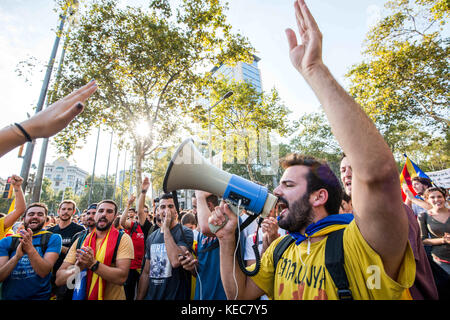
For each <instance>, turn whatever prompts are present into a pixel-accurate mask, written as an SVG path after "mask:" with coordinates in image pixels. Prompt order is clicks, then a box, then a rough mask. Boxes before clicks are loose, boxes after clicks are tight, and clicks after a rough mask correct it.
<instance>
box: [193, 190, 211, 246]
mask: <svg viewBox="0 0 450 320" xmlns="http://www.w3.org/2000/svg"><path fill="white" fill-rule="evenodd" d="M210 195H211V193H208V192H205V191H200V190H196V191H195V198H196V199H197V220H198V226H199V227H200V231H201V232H202V233H203V234H204V235H205V236H207V237H214V236H215V235H214V233H212V232H211V230H210V229H209V224H208V219H209V217H210V216H211V211H210V210H209V207H208V203H207V201H206V199H207V198H208V197H209V196H210Z"/></svg>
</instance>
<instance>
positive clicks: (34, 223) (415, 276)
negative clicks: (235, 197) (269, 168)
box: [0, 0, 450, 301]
mask: <svg viewBox="0 0 450 320" xmlns="http://www.w3.org/2000/svg"><path fill="white" fill-rule="evenodd" d="M295 17H296V20H297V25H298V33H299V35H300V38H301V43H299V42H298V41H297V36H296V34H295V32H294V31H293V30H291V29H287V30H286V35H287V39H288V44H289V51H290V59H291V61H292V64H293V66H294V67H295V68H296V69H297V70H298V71H299V73H300V74H301V75H302V76H303V78H304V79H305V80H306V82H307V83H308V84H309V86H310V87H311V88H312V90H313V91H314V93H315V94H316V96H317V98H318V100H319V101H320V103H321V105H322V107H323V109H324V111H325V114H326V115H327V118H328V121H329V123H330V126H331V128H332V131H333V134H334V135H335V137H336V139H337V141H338V142H339V144H340V145H341V147H342V149H343V151H344V152H345V155H344V156H343V157H342V160H341V163H340V181H339V178H338V177H337V176H336V175H335V174H334V173H333V171H332V170H331V169H330V167H329V166H328V164H327V163H326V162H324V161H321V160H319V159H315V158H313V157H309V156H303V155H299V154H295V153H294V154H290V155H288V156H286V157H284V158H283V159H281V160H280V161H281V162H280V163H281V165H282V167H283V169H284V172H283V175H282V177H281V180H280V182H279V185H278V186H277V187H276V188H275V189H274V190H273V194H274V195H275V196H276V197H278V202H277V205H276V207H275V208H274V209H273V210H272V211H271V213H270V215H269V216H267V217H264V218H262V217H261V218H258V219H257V220H254V221H252V222H251V223H250V224H248V226H247V227H246V228H244V229H240V230H238V231H237V232H236V229H237V228H238V227H239V226H242V225H243V224H246V223H245V221H246V220H247V219H249V217H250V215H248V214H246V211H245V210H241V211H239V212H235V208H234V207H233V206H230V205H229V204H228V203H227V202H226V201H223V200H221V199H220V197H219V195H214V194H211V193H209V192H207V190H206V191H201V190H196V191H195V197H194V198H193V199H192V208H189V210H187V211H181V212H180V211H179V208H178V202H177V200H176V198H175V199H174V197H173V194H172V193H169V194H163V195H162V196H160V197H159V198H158V199H146V194H147V191H148V188H149V185H150V183H149V181H148V178H145V179H144V180H143V181H142V185H141V191H140V193H139V195H136V197H135V196H133V195H131V196H130V198H129V199H128V201H127V205H126V207H125V209H124V210H123V212H119V210H118V206H117V204H116V203H115V202H114V201H113V200H109V199H104V200H102V201H100V202H98V203H93V204H90V205H89V206H88V207H87V208H85V210H84V212H83V213H82V214H81V215H80V217H75V216H74V214H75V212H76V206H77V204H76V203H75V202H74V201H72V200H70V199H67V200H64V201H62V202H61V204H60V205H59V208H58V211H57V215H58V216H57V218H56V219H55V220H53V217H49V216H48V208H47V206H46V204H44V203H32V204H30V205H28V206H26V205H25V199H24V196H23V192H22V189H21V185H22V183H23V179H22V178H21V177H19V176H13V178H12V187H13V189H14V192H15V208H14V210H13V211H12V212H10V213H9V214H8V215H5V216H3V217H1V218H0V282H1V298H2V299H5V300H49V299H56V300H129V301H133V300H225V299H246V300H256V299H273V300H291V299H303V300H307V299H308V300H312V299H321V300H330V299H342V300H344V299H383V300H386V299H414V300H422V299H448V298H449V295H448V290H449V282H448V279H449V274H450V269H449V266H450V220H449V215H450V210H449V203H448V200H447V192H446V190H444V189H442V188H439V187H436V186H432V185H431V182H430V181H426V180H423V179H421V178H414V179H413V188H414V190H415V192H416V193H417V196H413V195H412V193H411V192H410V191H409V190H408V188H404V192H405V193H406V195H407V199H406V201H403V200H402V197H401V188H402V186H400V182H399V173H398V170H397V166H396V163H395V161H394V158H393V155H392V153H391V150H390V149H389V147H388V145H387V144H386V143H385V141H384V139H383V137H382V136H381V134H380V133H379V132H378V130H377V129H376V127H375V125H374V124H373V123H372V121H371V120H370V119H369V118H368V117H367V115H366V114H365V113H364V112H363V110H362V109H361V107H360V106H359V105H358V104H357V103H356V102H355V100H354V99H353V98H352V97H351V96H350V95H348V94H347V92H345V90H344V89H343V88H342V87H341V86H340V85H339V84H338V82H337V81H336V80H335V79H334V77H333V76H332V75H331V73H330V71H329V70H328V68H327V67H326V66H325V64H324V63H323V61H322V34H321V32H320V30H319V28H318V26H317V23H316V22H315V20H314V18H313V16H312V15H311V13H310V11H309V9H308V7H307V6H306V4H305V2H304V1H303V0H297V1H296V2H295ZM96 90H97V85H96V83H95V81H91V82H90V83H89V84H87V85H85V86H84V87H82V88H80V89H78V90H76V91H75V92H74V93H72V94H71V95H69V96H67V97H65V98H64V99H62V100H60V101H58V102H56V103H55V104H53V105H52V106H50V107H49V108H46V109H45V110H43V111H41V112H40V113H38V114H36V115H35V116H34V117H32V118H30V119H28V120H26V121H24V122H22V123H21V124H14V125H13V126H10V127H7V128H4V129H2V130H0V141H1V143H0V155H3V154H5V153H6V152H8V151H10V150H12V149H13V148H14V147H16V146H18V145H20V144H22V143H24V142H26V141H29V140H31V139H35V138H40V137H49V136H51V135H53V134H55V133H57V132H58V131H60V130H61V129H62V128H64V127H65V126H67V124H68V123H69V122H70V121H71V120H72V119H73V118H74V117H76V115H78V114H79V113H80V112H82V110H83V108H84V104H83V103H84V101H85V100H86V99H88V98H89V97H90V96H91V95H92V94H93V93H94V92H95V91H96ZM136 198H137V199H136ZM149 200H150V201H151V205H148V204H147V202H148V201H149ZM21 216H23V217H22V221H21V222H20V223H18V224H17V228H16V230H15V232H11V229H12V227H13V226H14V224H15V223H16V221H18V220H19V219H20V217H21ZM249 221H250V220H249ZM213 231H214V232H213ZM239 259H243V261H244V267H242V266H241V265H240V263H239V262H240V260H239ZM255 270H256V271H257V272H255Z"/></svg>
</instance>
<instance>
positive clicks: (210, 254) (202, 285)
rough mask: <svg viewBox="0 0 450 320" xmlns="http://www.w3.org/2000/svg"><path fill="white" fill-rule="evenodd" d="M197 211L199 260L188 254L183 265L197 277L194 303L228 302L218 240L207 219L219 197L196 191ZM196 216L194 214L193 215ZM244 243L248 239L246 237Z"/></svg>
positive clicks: (184, 256)
mask: <svg viewBox="0 0 450 320" xmlns="http://www.w3.org/2000/svg"><path fill="white" fill-rule="evenodd" d="M193 199H195V207H196V211H197V219H198V225H199V232H198V233H196V239H195V241H196V243H197V248H196V252H195V255H196V258H195V257H194V256H193V255H192V254H191V253H190V252H189V251H187V250H186V251H185V252H184V254H183V256H181V257H180V262H181V264H182V266H183V268H185V269H186V270H188V271H189V272H191V274H192V275H193V276H194V277H196V282H195V295H194V300H226V299H227V297H226V295H225V291H224V289H223V285H222V281H221V279H220V270H219V268H217V267H213V266H218V265H219V263H220V256H219V248H218V240H217V238H216V236H215V235H214V234H213V233H212V232H211V230H210V228H209V225H208V219H209V217H210V216H211V212H212V211H214V210H215V207H216V206H217V205H218V204H219V200H218V197H217V196H216V195H213V194H211V193H208V192H204V191H200V190H196V191H195V198H193ZM192 215H193V214H192ZM243 239H244V241H245V238H244V237H243Z"/></svg>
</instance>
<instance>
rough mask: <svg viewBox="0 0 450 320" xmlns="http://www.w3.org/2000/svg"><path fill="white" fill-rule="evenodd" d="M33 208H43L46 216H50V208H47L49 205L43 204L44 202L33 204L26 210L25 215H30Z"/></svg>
mask: <svg viewBox="0 0 450 320" xmlns="http://www.w3.org/2000/svg"><path fill="white" fill-rule="evenodd" d="M33 207H40V208H43V209H44V211H45V215H47V214H48V207H47V205H46V204H45V203H43V202H33V203H32V204H30V205H29V206H28V207H27V209H26V210H25V215H26V214H27V213H28V210H30V209H31V208H33Z"/></svg>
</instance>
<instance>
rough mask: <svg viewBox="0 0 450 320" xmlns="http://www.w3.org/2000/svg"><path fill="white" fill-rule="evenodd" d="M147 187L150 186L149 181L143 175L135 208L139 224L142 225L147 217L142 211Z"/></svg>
mask: <svg viewBox="0 0 450 320" xmlns="http://www.w3.org/2000/svg"><path fill="white" fill-rule="evenodd" d="M149 187H150V181H149V179H148V177H145V178H144V180H143V181H142V186H141V194H140V195H139V198H138V203H137V209H136V210H137V213H138V218H139V224H140V225H141V226H143V225H144V223H145V220H146V219H147V215H146V214H145V212H144V204H145V196H146V194H147V191H148V188H149Z"/></svg>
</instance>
